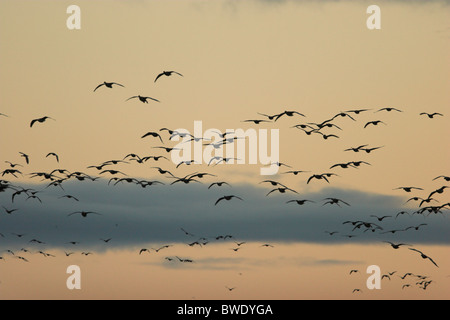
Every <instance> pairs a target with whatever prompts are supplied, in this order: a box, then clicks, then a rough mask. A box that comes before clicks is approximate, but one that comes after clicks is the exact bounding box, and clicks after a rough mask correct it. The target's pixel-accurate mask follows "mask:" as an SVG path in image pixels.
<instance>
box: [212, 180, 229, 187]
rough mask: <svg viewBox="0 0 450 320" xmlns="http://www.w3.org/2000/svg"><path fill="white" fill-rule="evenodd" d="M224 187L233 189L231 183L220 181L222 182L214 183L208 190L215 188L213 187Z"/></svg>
mask: <svg viewBox="0 0 450 320" xmlns="http://www.w3.org/2000/svg"><path fill="white" fill-rule="evenodd" d="M223 185H227V186H229V187H231V186H230V184H229V183H227V182H225V181H220V182H213V183H211V184H210V185H209V187H208V189H211V187H213V186H218V187H221V186H223Z"/></svg>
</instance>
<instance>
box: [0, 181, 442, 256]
mask: <svg viewBox="0 0 450 320" xmlns="http://www.w3.org/2000/svg"><path fill="white" fill-rule="evenodd" d="M208 185H209V184H207V183H205V184H189V185H173V186H168V185H161V186H160V185H157V186H151V187H147V188H145V189H144V188H142V187H140V186H136V185H128V184H123V185H117V186H113V185H110V186H108V185H107V183H106V182H105V181H96V182H67V183H66V184H65V185H64V188H65V191H63V190H61V189H60V188H58V187H50V188H47V189H45V185H40V186H39V185H38V186H36V185H35V186H29V187H32V188H34V189H36V190H45V191H44V192H42V193H38V194H37V195H38V196H39V197H40V199H41V200H42V202H43V203H42V204H41V203H39V202H38V201H37V200H36V199H28V200H26V196H24V195H20V196H17V197H16V199H15V202H14V203H11V193H12V191H11V190H7V191H6V192H2V193H0V204H1V205H3V206H5V207H6V208H8V209H11V208H16V209H19V210H18V211H17V212H14V213H12V214H11V215H8V214H6V213H5V212H4V211H3V209H2V212H1V213H0V219H1V224H0V233H1V234H3V237H1V236H0V248H1V249H2V250H5V249H8V248H10V249H12V248H21V247H24V246H27V247H30V246H37V247H45V248H49V247H50V248H70V246H71V245H70V244H68V242H70V241H77V242H80V246H82V247H83V248H86V249H89V250H99V251H101V250H104V249H105V248H106V246H105V243H104V242H103V241H101V240H100V239H108V238H112V240H111V241H110V242H109V243H108V246H107V247H111V246H113V247H114V246H116V247H138V246H141V245H145V244H148V243H189V242H194V241H196V240H198V239H199V238H202V237H204V238H207V239H208V241H210V242H217V241H223V240H222V239H220V240H216V239H215V237H217V236H219V235H227V234H229V235H232V236H233V237H234V239H236V240H240V241H259V242H286V243H289V242H310V243H330V244H337V243H355V242H358V243H364V242H380V241H392V242H407V243H410V244H417V243H429V244H449V243H450V239H449V237H448V234H449V231H450V222H449V219H448V214H447V213H446V211H445V210H444V213H443V214H432V215H429V216H426V215H418V214H415V215H400V216H399V217H398V218H395V216H396V214H397V213H398V212H400V211H402V210H406V211H408V212H409V213H413V212H414V211H415V210H416V209H414V208H409V209H405V207H404V202H405V198H404V197H393V196H386V195H378V194H370V193H365V192H360V191H357V190H339V189H335V188H326V189H323V190H321V191H319V192H315V193H309V194H302V195H295V194H289V195H288V194H284V195H282V194H275V193H274V194H272V195H270V196H268V197H266V194H267V192H268V191H269V190H270V188H264V187H260V186H254V185H244V184H241V185H234V186H233V187H221V188H219V187H213V188H211V189H209V190H208V188H207V187H208ZM23 187H27V186H25V185H23ZM64 194H71V195H73V196H75V197H77V198H78V199H79V200H80V201H79V202H76V201H73V200H70V199H65V198H63V199H59V197H60V196H62V195H64ZM231 194H234V195H237V196H240V197H242V198H243V199H244V201H240V200H238V199H233V200H231V201H222V202H220V203H219V204H218V205H217V206H215V205H214V203H215V201H216V200H217V199H219V198H220V197H222V196H224V195H231ZM327 197H335V198H340V199H342V200H344V201H346V202H348V203H349V204H350V206H346V205H341V207H338V206H336V205H330V204H328V205H323V203H324V201H323V199H325V198H327ZM291 199H311V200H313V201H316V203H307V204H305V205H304V206H299V205H297V204H294V203H290V204H286V201H287V200H291ZM75 211H94V212H97V213H100V214H101V215H89V216H88V217H86V218H83V217H81V215H72V216H68V214H69V213H72V212H75ZM371 215H377V216H383V215H391V216H393V217H392V218H388V219H385V220H383V221H382V222H379V221H377V220H376V219H375V218H373V217H371ZM358 220H359V221H366V222H372V223H376V224H378V225H379V226H381V227H382V228H383V230H376V231H375V232H372V231H366V232H365V230H366V228H365V227H364V226H362V227H361V228H359V229H355V230H353V229H354V226H353V225H352V224H343V223H344V222H345V221H358ZM422 223H426V224H427V225H426V226H422V227H421V228H419V230H417V231H416V230H415V229H409V230H407V231H399V232H396V233H394V234H391V233H387V234H382V232H386V231H389V230H404V229H405V228H407V227H410V226H418V225H419V224H422ZM181 228H184V229H185V230H187V231H188V232H190V233H192V234H194V236H188V235H186V234H184V232H183V231H182V230H181ZM325 231H337V232H338V233H336V234H334V235H333V236H330V235H329V234H327V233H325ZM16 234H18V235H22V234H24V235H23V236H22V237H18V236H17V235H16ZM345 235H354V236H355V237H354V238H347V237H345ZM32 239H38V240H39V241H43V242H45V244H41V245H39V244H33V243H30V242H29V241H30V240H32Z"/></svg>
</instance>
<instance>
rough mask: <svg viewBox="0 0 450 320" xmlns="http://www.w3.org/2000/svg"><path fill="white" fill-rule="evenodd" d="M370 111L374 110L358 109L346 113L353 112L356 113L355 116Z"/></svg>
mask: <svg viewBox="0 0 450 320" xmlns="http://www.w3.org/2000/svg"><path fill="white" fill-rule="evenodd" d="M369 110H372V109H356V110H348V111H345V112H347V113H348V112H352V113H354V114H360V113H361V112H365V111H369Z"/></svg>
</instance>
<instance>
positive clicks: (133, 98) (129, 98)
mask: <svg viewBox="0 0 450 320" xmlns="http://www.w3.org/2000/svg"><path fill="white" fill-rule="evenodd" d="M134 98H138V96H132V97H129V98H128V99H127V100H125V101H128V100H130V99H134Z"/></svg>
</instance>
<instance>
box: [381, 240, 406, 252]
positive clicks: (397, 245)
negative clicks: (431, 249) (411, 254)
mask: <svg viewBox="0 0 450 320" xmlns="http://www.w3.org/2000/svg"><path fill="white" fill-rule="evenodd" d="M383 242H385V243H389V244H390V245H391V247H392V248H394V249H395V250H397V249H399V248H400V247H401V246H410V245H409V244H406V243H398V244H395V243H392V242H389V241H383Z"/></svg>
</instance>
